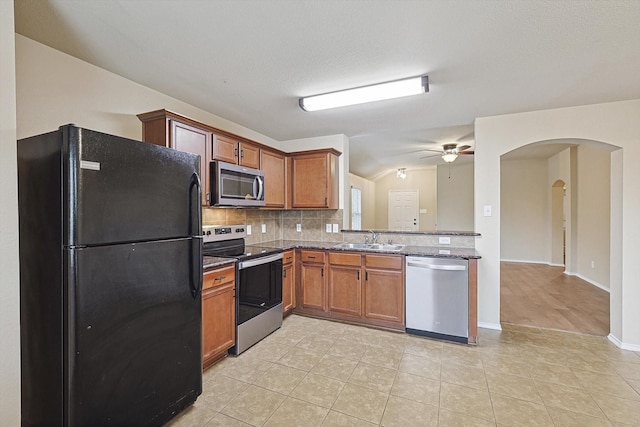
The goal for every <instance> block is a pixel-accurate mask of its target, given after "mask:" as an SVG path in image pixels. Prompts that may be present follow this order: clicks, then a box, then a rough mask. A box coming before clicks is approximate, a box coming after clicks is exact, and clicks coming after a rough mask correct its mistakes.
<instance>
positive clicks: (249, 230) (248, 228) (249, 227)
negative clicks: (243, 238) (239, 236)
mask: <svg viewBox="0 0 640 427" xmlns="http://www.w3.org/2000/svg"><path fill="white" fill-rule="evenodd" d="M247 236H251V225H247Z"/></svg>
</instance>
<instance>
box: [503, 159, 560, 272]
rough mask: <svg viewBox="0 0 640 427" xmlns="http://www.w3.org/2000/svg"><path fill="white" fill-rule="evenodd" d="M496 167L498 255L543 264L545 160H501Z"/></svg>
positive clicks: (546, 250)
mask: <svg viewBox="0 0 640 427" xmlns="http://www.w3.org/2000/svg"><path fill="white" fill-rule="evenodd" d="M500 166H501V169H500V175H501V180H500V190H501V193H500V194H501V196H500V200H501V202H500V233H501V234H500V235H501V240H500V258H501V259H502V260H504V261H521V262H534V263H547V262H548V261H549V249H550V246H549V233H548V232H547V230H548V229H549V219H550V218H549V216H548V212H549V210H550V206H549V201H548V194H549V192H550V189H549V188H547V160H546V159H527V160H503V161H502V162H501V165H500Z"/></svg>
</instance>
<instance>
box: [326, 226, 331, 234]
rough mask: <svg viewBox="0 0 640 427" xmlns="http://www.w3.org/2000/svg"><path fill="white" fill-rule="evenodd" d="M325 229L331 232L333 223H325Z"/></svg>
mask: <svg viewBox="0 0 640 427" xmlns="http://www.w3.org/2000/svg"><path fill="white" fill-rule="evenodd" d="M325 231H326V232H327V233H331V224H327V225H325Z"/></svg>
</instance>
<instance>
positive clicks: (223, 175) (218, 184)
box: [209, 161, 265, 206]
mask: <svg viewBox="0 0 640 427" xmlns="http://www.w3.org/2000/svg"><path fill="white" fill-rule="evenodd" d="M210 167H211V169H210V172H211V173H210V174H209V176H210V179H211V182H210V184H211V185H210V190H211V199H210V201H209V204H210V205H211V206H264V205H265V201H264V171H262V170H259V169H253V168H248V167H245V166H240V165H234V164H232V163H225V162H220V161H214V162H211V164H210Z"/></svg>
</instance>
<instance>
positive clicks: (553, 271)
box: [500, 140, 612, 336]
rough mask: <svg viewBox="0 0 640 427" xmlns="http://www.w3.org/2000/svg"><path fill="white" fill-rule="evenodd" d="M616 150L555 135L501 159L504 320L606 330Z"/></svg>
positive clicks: (591, 331)
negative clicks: (612, 170) (612, 166)
mask: <svg viewBox="0 0 640 427" xmlns="http://www.w3.org/2000/svg"><path fill="white" fill-rule="evenodd" d="M611 149H612V147H611V146H609V145H606V144H600V143H595V142H594V141H582V140H557V141H543V142H538V143H534V144H530V145H527V146H526V147H524V148H518V149H516V150H513V151H512V152H510V153H506V154H505V155H503V156H502V161H501V182H502V184H501V218H500V220H501V235H502V240H501V260H502V262H501V292H500V294H501V303H500V305H501V310H500V312H501V321H502V322H506V323H512V324H519V325H526V326H536V327H542V328H548V329H558V330H565V331H572V332H580V333H587V334H594V335H601V336H606V335H608V334H609V315H610V312H609V294H608V292H609V276H610V266H609V264H610V257H609V250H608V248H609V246H610V218H609V204H610V203H609V200H610V199H611V191H610V184H609V183H610V163H611V155H610V153H611ZM567 194H568V197H567ZM578 217H579V218H580V221H578V220H577V219H578ZM567 229H568V230H569V234H568V235H567V233H566V230H567ZM567 242H568V243H569V244H568V245H567V244H566V243H567ZM602 248H606V250H603V249H602ZM565 266H566V270H565Z"/></svg>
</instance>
